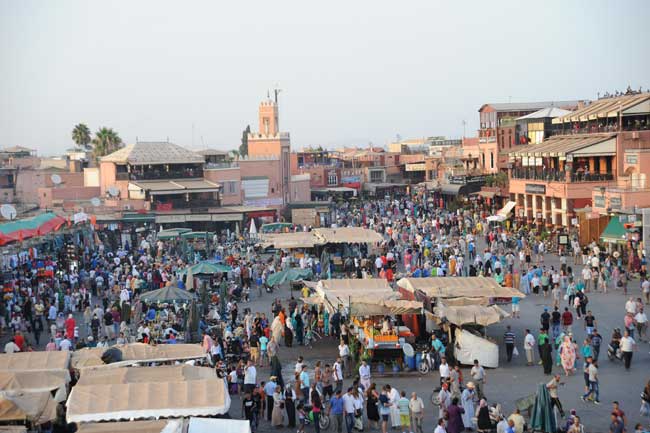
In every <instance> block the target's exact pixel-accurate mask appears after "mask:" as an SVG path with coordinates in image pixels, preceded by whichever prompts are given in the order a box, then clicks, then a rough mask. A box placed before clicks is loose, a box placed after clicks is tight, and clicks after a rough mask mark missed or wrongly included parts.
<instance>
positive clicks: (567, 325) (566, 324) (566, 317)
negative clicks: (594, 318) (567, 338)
mask: <svg viewBox="0 0 650 433" xmlns="http://www.w3.org/2000/svg"><path fill="white" fill-rule="evenodd" d="M571 325H573V314H571V312H570V311H569V309H568V308H567V307H564V313H562V329H563V331H564V332H565V333H569V332H571Z"/></svg>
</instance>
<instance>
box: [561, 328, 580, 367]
mask: <svg viewBox="0 0 650 433" xmlns="http://www.w3.org/2000/svg"><path fill="white" fill-rule="evenodd" d="M560 358H561V359H562V368H563V369H564V374H566V375H567V376H569V375H570V374H571V373H573V370H574V367H575V363H576V349H575V346H574V344H573V341H571V337H570V336H568V335H567V336H566V337H564V341H563V342H562V346H560Z"/></svg>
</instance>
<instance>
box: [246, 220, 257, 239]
mask: <svg viewBox="0 0 650 433" xmlns="http://www.w3.org/2000/svg"><path fill="white" fill-rule="evenodd" d="M248 233H249V234H251V235H256V234H257V227H255V220H254V219H251V228H250V230H249V231H248Z"/></svg>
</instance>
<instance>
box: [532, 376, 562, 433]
mask: <svg viewBox="0 0 650 433" xmlns="http://www.w3.org/2000/svg"><path fill="white" fill-rule="evenodd" d="M530 427H531V428H532V429H533V431H539V432H546V433H555V432H556V431H557V426H556V423H555V414H554V413H553V406H551V396H550V395H549V393H548V390H547V389H546V385H544V384H543V383H540V384H539V385H537V396H535V404H534V405H533V413H532V414H531V417H530Z"/></svg>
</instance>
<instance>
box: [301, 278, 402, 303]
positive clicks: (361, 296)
mask: <svg viewBox="0 0 650 433" xmlns="http://www.w3.org/2000/svg"><path fill="white" fill-rule="evenodd" d="M312 286H313V285H308V287H312ZM315 290H316V294H317V295H318V296H320V298H321V299H322V302H323V303H324V304H325V306H326V307H327V306H328V305H329V307H330V309H334V310H335V309H336V308H337V307H338V306H339V305H348V304H349V303H352V302H364V301H365V303H368V302H378V301H380V300H387V299H396V298H399V294H398V293H396V292H395V291H394V290H393V289H392V288H391V287H390V285H389V284H388V282H387V281H386V280H384V279H383V278H368V279H341V280H320V281H319V282H318V283H316V286H315Z"/></svg>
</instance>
